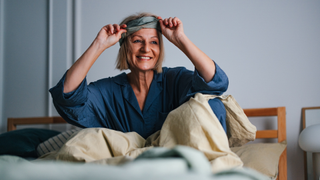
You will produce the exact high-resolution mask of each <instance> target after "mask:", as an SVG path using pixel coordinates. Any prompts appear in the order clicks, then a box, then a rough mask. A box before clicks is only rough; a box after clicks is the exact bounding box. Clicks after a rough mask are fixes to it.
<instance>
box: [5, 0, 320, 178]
mask: <svg viewBox="0 0 320 180" xmlns="http://www.w3.org/2000/svg"><path fill="white" fill-rule="evenodd" d="M1 2H4V3H3V4H1V7H2V9H3V11H2V12H1V14H0V19H1V18H2V20H1V21H2V22H1V23H3V24H4V26H1V27H2V28H0V33H3V36H1V43H0V47H2V49H1V50H0V52H1V51H2V52H3V54H1V56H0V58H1V59H0V64H1V63H3V72H2V71H1V78H0V83H3V86H2V87H3V88H2V89H1V91H2V96H1V95H0V100H1V102H2V109H1V110H2V115H1V116H0V117H2V119H1V121H0V130H1V132H4V131H5V128H6V118H7V117H22V116H41V115H55V114H56V112H55V111H54V109H53V107H52V104H51V102H50V97H49V94H48V91H47V90H48V88H49V87H51V86H52V85H53V84H55V83H57V81H58V80H59V78H60V77H61V76H62V74H63V73H64V71H65V70H66V69H67V68H68V67H69V66H70V65H71V63H72V61H73V60H74V59H76V58H77V57H79V56H80V55H81V53H82V52H83V51H85V49H86V48H87V47H88V46H89V45H90V43H91V42H92V40H93V38H94V37H95V36H96V34H97V32H98V31H99V30H100V28H101V27H102V26H104V25H106V24H109V23H119V22H120V21H121V20H122V19H123V18H124V17H125V16H127V15H130V14H132V13H135V12H139V11H148V12H153V13H155V14H158V15H161V16H162V17H163V18H165V17H169V16H177V17H179V18H180V19H181V20H182V22H183V24H184V29H185V33H186V34H187V35H188V36H189V38H190V39H191V40H192V41H193V42H194V43H195V44H196V45H197V46H198V47H199V48H200V49H202V50H203V51H204V52H205V53H207V54H208V55H209V56H210V57H211V58H212V59H214V60H215V61H216V62H217V63H218V64H219V65H220V66H221V67H222V68H223V69H224V70H225V72H226V73H227V74H228V76H229V80H230V86H229V89H228V91H227V93H226V94H232V95H233V96H234V97H235V98H236V99H237V101H238V102H239V104H240V105H241V106H242V107H243V108H260V107H274V106H286V108H287V138H288V179H292V180H300V179H303V178H304V172H303V153H302V151H301V149H300V148H299V147H298V136H299V133H300V131H301V108H302V107H310V106H319V105H320V95H319V92H320V83H319V79H320V71H319V68H320V43H319V42H320V33H319V32H320V1H316V0H313V1H312V0H310V1H297V0H290V1H288V0H283V1H276V0H270V1H249V0H243V1H238V0H232V1H231V0H230V1H218V0H213V1H209V0H208V1H172V0H162V1H143V0H136V1H129V0H127V1H103V0H95V1H92V0H90V1H89V0H79V1H63V0H54V1H52V0H50V1H41V0H39V1H36V0H32V1H31V0H29V1H23V0H21V1H17V0H10V1H9V0H1ZM1 45H2V46H1ZM165 48H166V49H165V50H166V59H165V63H164V65H165V66H185V67H187V68H189V69H193V67H192V64H191V63H190V62H189V60H188V59H187V58H186V57H185V56H184V54H182V53H181V52H180V51H179V50H178V49H177V48H176V47H174V46H173V45H171V44H170V43H169V42H168V41H167V40H165ZM117 50H118V45H115V46H114V47H111V48H110V49H107V50H106V51H105V52H104V53H103V54H102V55H101V57H100V58H99V59H98V61H97V62H96V63H95V65H94V66H93V67H92V69H91V70H90V72H89V74H88V80H89V81H94V80H96V79H99V78H102V77H107V76H113V75H116V74H118V73H119V71H117V70H115V69H114V61H115V58H116V54H117ZM1 91H0V93H1ZM1 98H2V99H1ZM0 105H1V104H0ZM0 107H1V106H0ZM1 110H0V112H1Z"/></svg>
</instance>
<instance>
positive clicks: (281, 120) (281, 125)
mask: <svg viewBox="0 0 320 180" xmlns="http://www.w3.org/2000/svg"><path fill="white" fill-rule="evenodd" d="M277 109H278V112H277V114H278V142H282V141H284V140H286V139H287V131H286V108H285V107H278V108H277ZM280 130H281V131H280ZM277 179H278V180H287V148H286V149H285V150H284V151H283V153H282V154H281V156H280V161H279V175H278V178H277Z"/></svg>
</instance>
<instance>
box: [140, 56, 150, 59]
mask: <svg viewBox="0 0 320 180" xmlns="http://www.w3.org/2000/svg"><path fill="white" fill-rule="evenodd" d="M139 58H141V59H151V58H150V57H143V56H140V57H139Z"/></svg>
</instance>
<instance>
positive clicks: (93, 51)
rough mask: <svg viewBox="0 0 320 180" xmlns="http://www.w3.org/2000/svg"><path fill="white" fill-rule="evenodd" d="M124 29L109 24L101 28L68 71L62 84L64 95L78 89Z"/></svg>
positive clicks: (124, 26) (123, 26)
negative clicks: (99, 58)
mask: <svg viewBox="0 0 320 180" xmlns="http://www.w3.org/2000/svg"><path fill="white" fill-rule="evenodd" d="M124 28H126V25H122V26H119V25H118V24H113V25H111V24H109V25H106V26H104V27H102V28H101V30H100V31H99V33H98V35H97V37H96V38H95V39H94V41H93V42H92V44H91V45H90V46H89V48H88V49H87V50H86V51H85V52H84V53H83V54H82V56H81V57H80V58H79V59H78V60H77V61H76V62H75V63H74V64H73V65H72V66H71V68H70V69H69V70H68V72H67V74H66V79H65V82H64V89H63V92H64V93H68V92H71V91H74V90H75V89H77V88H78V86H79V85H80V83H81V82H82V81H83V79H84V78H85V77H86V75H87V73H88V72H89V70H90V68H91V67H92V65H93V64H94V62H95V61H96V60H97V59H98V57H99V56H100V55H101V53H102V52H103V51H104V50H106V49H107V48H109V47H111V46H113V45H114V44H116V43H117V42H118V41H119V39H120V38H121V34H122V33H124V32H126V30H125V29H124Z"/></svg>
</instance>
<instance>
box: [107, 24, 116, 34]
mask: <svg viewBox="0 0 320 180" xmlns="http://www.w3.org/2000/svg"><path fill="white" fill-rule="evenodd" d="M106 28H107V33H108V34H113V32H114V27H113V25H111V24H108V25H107V26H106Z"/></svg>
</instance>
